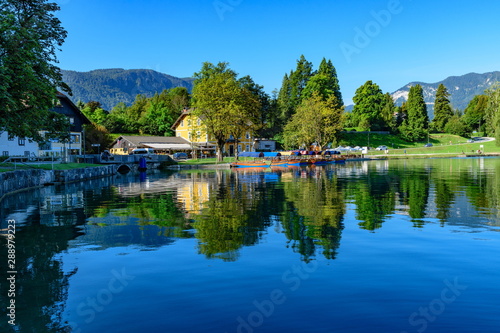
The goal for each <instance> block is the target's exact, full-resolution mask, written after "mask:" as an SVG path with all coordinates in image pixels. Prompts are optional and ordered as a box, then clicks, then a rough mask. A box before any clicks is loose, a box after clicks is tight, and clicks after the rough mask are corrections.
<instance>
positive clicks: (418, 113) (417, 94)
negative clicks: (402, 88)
mask: <svg viewBox="0 0 500 333" xmlns="http://www.w3.org/2000/svg"><path fill="white" fill-rule="evenodd" d="M406 111H407V112H408V117H407V119H405V121H404V122H403V125H401V126H400V128H399V132H400V134H401V136H402V137H403V138H404V139H406V140H408V141H412V142H415V141H421V140H424V139H425V138H426V137H427V135H428V133H429V131H428V128H429V116H428V115H427V106H426V105H425V101H424V93H423V89H422V86H421V85H419V84H417V85H415V86H413V87H411V88H410V92H409V94H408V101H407V102H406Z"/></svg>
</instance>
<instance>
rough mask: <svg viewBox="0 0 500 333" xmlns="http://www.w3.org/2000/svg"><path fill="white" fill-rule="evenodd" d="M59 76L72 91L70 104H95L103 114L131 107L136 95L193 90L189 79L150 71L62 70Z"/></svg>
mask: <svg viewBox="0 0 500 333" xmlns="http://www.w3.org/2000/svg"><path fill="white" fill-rule="evenodd" d="M62 74H63V81H64V82H65V83H66V84H68V85H69V87H70V88H71V90H72V91H73V96H72V97H71V99H72V100H73V102H75V103H77V102H78V101H82V102H84V103H87V102H89V101H98V102H100V103H101V105H102V106H103V108H104V109H106V110H111V109H112V108H113V107H114V106H115V105H116V104H118V103H119V102H123V103H125V104H127V105H131V104H132V103H133V102H134V100H135V98H136V96H137V95H138V94H143V95H145V96H147V97H152V96H153V95H154V94H155V93H156V92H158V93H160V92H162V91H163V90H165V89H170V88H174V87H185V88H187V89H188V90H189V91H191V89H192V87H193V79H191V78H177V77H174V76H171V75H167V74H163V73H159V72H156V71H154V70H151V69H130V70H125V69H120V68H114V69H98V70H94V71H90V72H76V71H68V70H63V71H62Z"/></svg>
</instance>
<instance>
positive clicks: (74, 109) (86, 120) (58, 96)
mask: <svg viewBox="0 0 500 333" xmlns="http://www.w3.org/2000/svg"><path fill="white" fill-rule="evenodd" d="M56 95H57V98H59V99H60V100H65V101H66V102H67V103H68V105H69V107H70V108H71V109H73V111H74V112H75V113H76V114H77V115H78V116H79V117H81V119H82V122H83V123H84V124H90V123H91V121H90V120H89V119H88V118H87V116H85V114H84V113H83V112H82V110H80V109H79V108H78V106H76V105H75V103H73V101H72V100H71V99H70V98H69V97H68V96H66V95H65V94H63V93H62V92H60V91H57V94H56ZM57 110H58V109H57V108H53V109H52V111H54V112H57Z"/></svg>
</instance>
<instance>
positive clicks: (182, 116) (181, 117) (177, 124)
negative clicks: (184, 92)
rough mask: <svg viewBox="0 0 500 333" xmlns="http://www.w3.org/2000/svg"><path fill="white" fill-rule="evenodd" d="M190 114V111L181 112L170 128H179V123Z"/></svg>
mask: <svg viewBox="0 0 500 333" xmlns="http://www.w3.org/2000/svg"><path fill="white" fill-rule="evenodd" d="M190 113H191V109H184V110H182V113H181V115H180V116H179V118H177V120H176V121H175V123H174V124H173V125H172V126H170V128H171V129H173V130H175V129H176V128H177V126H179V123H180V122H181V121H182V119H184V118H185V117H186V116H187V115H188V114H190Z"/></svg>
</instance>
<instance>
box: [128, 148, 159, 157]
mask: <svg viewBox="0 0 500 333" xmlns="http://www.w3.org/2000/svg"><path fill="white" fill-rule="evenodd" d="M130 154H131V155H144V156H151V155H156V154H155V151H154V149H153V148H134V149H132V152H131V153H130Z"/></svg>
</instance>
